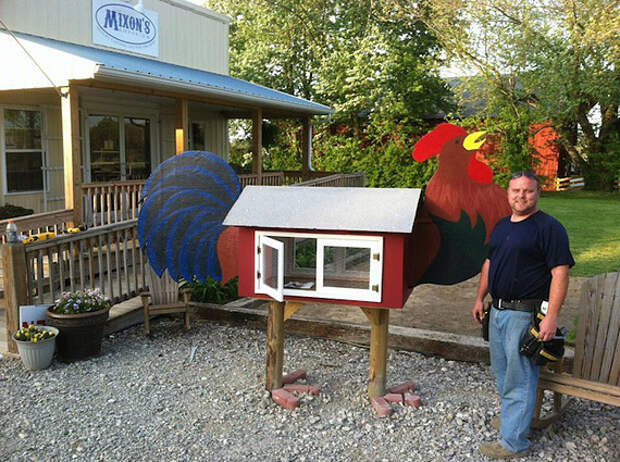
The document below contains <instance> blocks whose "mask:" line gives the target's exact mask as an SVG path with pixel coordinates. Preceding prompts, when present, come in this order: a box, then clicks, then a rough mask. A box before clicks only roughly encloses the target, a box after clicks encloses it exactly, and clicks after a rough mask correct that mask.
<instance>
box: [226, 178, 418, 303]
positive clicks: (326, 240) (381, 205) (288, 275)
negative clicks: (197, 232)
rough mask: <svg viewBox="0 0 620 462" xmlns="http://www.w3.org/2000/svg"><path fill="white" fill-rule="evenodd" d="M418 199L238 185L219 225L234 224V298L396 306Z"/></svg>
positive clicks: (377, 192) (402, 192) (395, 193)
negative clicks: (236, 257)
mask: <svg viewBox="0 0 620 462" xmlns="http://www.w3.org/2000/svg"><path fill="white" fill-rule="evenodd" d="M419 200H420V190H419V189H396V188H395V189H382V188H340V187H292V186H288V187H273V186H248V187H246V188H245V189H244V190H243V192H242V193H241V196H240V197H239V198H238V199H237V201H236V202H235V204H234V206H233V207H232V209H231V210H230V212H229V213H228V215H227V216H226V219H225V220H224V225H227V226H237V227H239V261H238V265H239V295H240V296H243V297H257V298H267V297H271V298H273V299H275V300H278V301H283V300H286V301H297V302H308V303H312V302H314V303H316V302H324V303H332V304H333V303H342V304H346V305H357V306H364V307H375V308H402V307H403V305H404V304H405V302H406V300H407V297H408V296H409V294H410V293H411V290H412V288H411V287H410V285H411V284H410V282H411V273H412V270H411V269H412V264H411V262H408V261H407V258H408V256H410V255H411V246H412V230H413V224H414V220H415V216H416V211H417V208H418V202H419Z"/></svg>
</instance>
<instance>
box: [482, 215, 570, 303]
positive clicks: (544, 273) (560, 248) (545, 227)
mask: <svg viewBox="0 0 620 462" xmlns="http://www.w3.org/2000/svg"><path fill="white" fill-rule="evenodd" d="M488 258H489V260H490V261H491V265H490V267H489V293H490V294H491V296H492V297H493V298H494V299H497V298H503V299H506V300H523V299H528V298H541V299H545V300H548V299H549V287H550V285H551V269H552V268H554V267H556V266H560V265H569V266H573V265H574V264H575V261H574V260H573V256H572V255H571V253H570V249H569V246H568V235H567V234H566V230H565V229H564V226H562V224H561V223H560V222H559V221H558V220H556V219H555V218H553V217H552V216H550V215H547V214H546V213H544V212H542V211H538V212H536V213H534V214H533V215H531V216H529V217H527V218H526V219H525V220H523V221H518V222H514V223H513V222H511V221H510V216H507V217H505V218H502V219H501V220H500V221H499V222H498V223H497V225H495V228H494V229H493V232H492V233H491V239H490V241H489V254H488Z"/></svg>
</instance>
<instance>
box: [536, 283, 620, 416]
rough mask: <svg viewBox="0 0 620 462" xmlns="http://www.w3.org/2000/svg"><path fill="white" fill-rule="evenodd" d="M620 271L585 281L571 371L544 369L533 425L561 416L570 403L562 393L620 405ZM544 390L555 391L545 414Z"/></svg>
mask: <svg viewBox="0 0 620 462" xmlns="http://www.w3.org/2000/svg"><path fill="white" fill-rule="evenodd" d="M619 274H620V273H607V274H600V275H598V276H595V277H593V278H590V279H588V280H586V281H585V282H584V284H583V286H582V288H581V298H580V305H581V310H582V311H581V315H580V319H579V323H578V327H577V339H576V343H575V357H574V360H573V368H572V373H570V374H569V373H567V372H566V371H564V370H562V367H559V368H554V370H550V369H548V368H546V369H543V370H542V371H541V373H540V379H539V381H538V396H537V400H536V410H535V411H534V419H533V420H532V427H533V428H543V427H546V426H547V425H549V424H550V423H552V422H554V421H555V420H557V419H558V418H559V416H560V415H561V413H562V411H563V409H564V407H565V405H566V403H567V400H563V395H567V396H573V397H577V398H582V399H588V400H592V401H598V402H601V403H605V404H610V405H612V406H620V341H619V331H620V277H619ZM545 390H550V391H552V392H553V412H552V414H551V415H550V416H547V417H545V418H542V417H541V407H542V402H543V397H544V391H545ZM563 401H564V402H563Z"/></svg>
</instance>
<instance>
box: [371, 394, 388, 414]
mask: <svg viewBox="0 0 620 462" xmlns="http://www.w3.org/2000/svg"><path fill="white" fill-rule="evenodd" d="M370 404H372V407H374V408H375V411H376V412H377V415H378V416H379V417H388V416H390V415H392V408H391V407H390V405H389V404H388V402H387V401H386V400H385V398H383V397H382V396H377V397H376V398H371V399H370Z"/></svg>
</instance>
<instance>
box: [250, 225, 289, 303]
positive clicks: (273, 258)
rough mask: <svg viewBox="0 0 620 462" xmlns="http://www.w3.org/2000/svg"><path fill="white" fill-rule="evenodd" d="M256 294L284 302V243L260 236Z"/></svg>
mask: <svg viewBox="0 0 620 462" xmlns="http://www.w3.org/2000/svg"><path fill="white" fill-rule="evenodd" d="M256 252H257V254H256V258H255V261H256V263H257V265H256V268H257V274H256V293H257V294H265V295H269V296H270V297H271V298H273V299H275V300H277V301H279V302H281V301H283V300H284V294H283V290H284V243H283V242H280V241H278V240H276V239H271V238H269V237H267V236H259V238H258V245H257V249H256Z"/></svg>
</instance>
